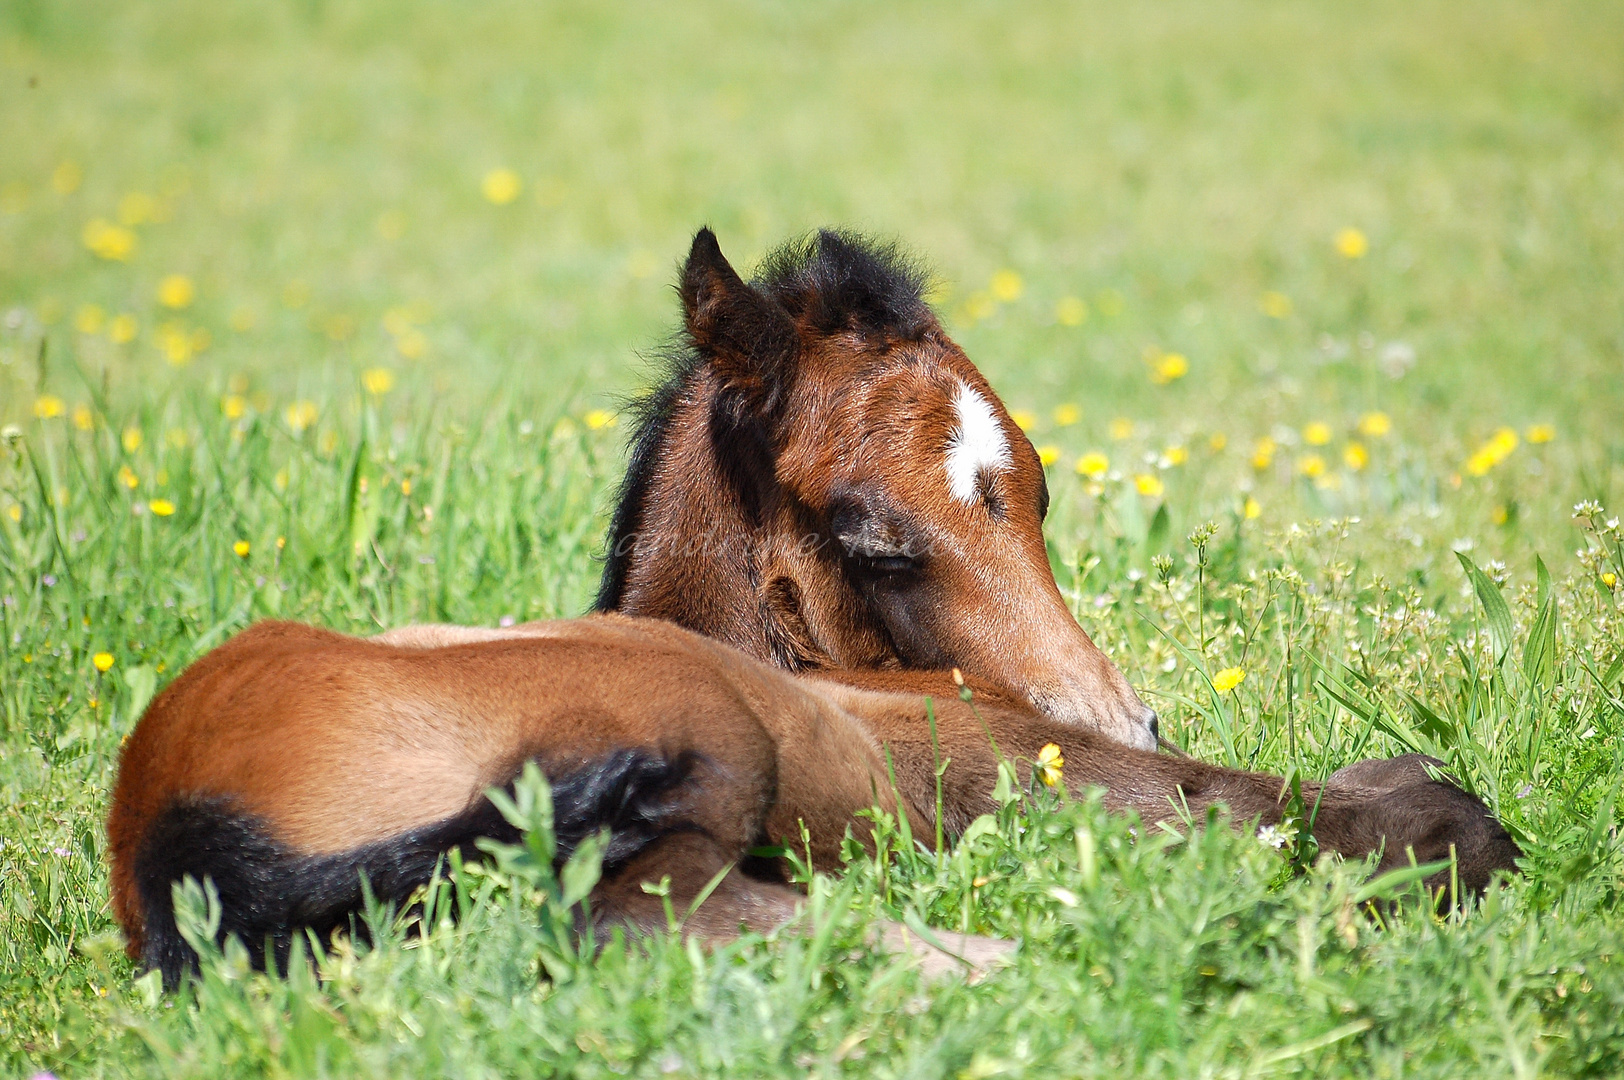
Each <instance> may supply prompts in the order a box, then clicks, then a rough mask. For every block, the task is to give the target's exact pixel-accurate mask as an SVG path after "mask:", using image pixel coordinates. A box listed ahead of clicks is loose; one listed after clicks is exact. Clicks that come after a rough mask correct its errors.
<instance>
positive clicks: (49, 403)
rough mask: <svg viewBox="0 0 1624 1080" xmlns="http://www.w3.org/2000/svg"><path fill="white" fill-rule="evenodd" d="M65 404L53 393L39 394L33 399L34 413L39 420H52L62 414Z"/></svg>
mask: <svg viewBox="0 0 1624 1080" xmlns="http://www.w3.org/2000/svg"><path fill="white" fill-rule="evenodd" d="M64 408H65V406H64V405H63V404H62V399H61V398H59V397H57V396H56V395H55V394H41V395H40V396H39V397H37V398H35V399H34V415H35V416H37V417H39V418H40V419H41V420H54V419H56V418H57V417H58V416H61V415H62V410H63V409H64Z"/></svg>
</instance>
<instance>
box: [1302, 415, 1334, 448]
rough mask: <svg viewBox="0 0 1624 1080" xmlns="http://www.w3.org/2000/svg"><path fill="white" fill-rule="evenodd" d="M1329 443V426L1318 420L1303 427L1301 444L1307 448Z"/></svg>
mask: <svg viewBox="0 0 1624 1080" xmlns="http://www.w3.org/2000/svg"><path fill="white" fill-rule="evenodd" d="M1330 441H1331V425H1330V424H1327V423H1325V422H1323V421H1320V420H1315V421H1314V422H1313V423H1311V424H1308V425H1305V426H1304V427H1303V442H1305V443H1307V444H1308V445H1309V446H1324V445H1325V444H1326V443H1328V442H1330Z"/></svg>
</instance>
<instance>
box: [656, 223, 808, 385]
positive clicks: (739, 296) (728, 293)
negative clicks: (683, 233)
mask: <svg viewBox="0 0 1624 1080" xmlns="http://www.w3.org/2000/svg"><path fill="white" fill-rule="evenodd" d="M678 291H679V292H681V294H682V311H683V317H684V319H685V320H686V323H687V330H688V337H689V339H690V340H691V341H692V342H693V344H694V348H696V349H698V350H699V354H700V355H701V356H703V357H704V358H705V359H706V360H707V361H708V362H709V363H710V365H711V368H712V370H713V371H715V372H716V373H717V375H718V376H720V377H721V379H722V382H723V384H724V385H725V386H726V387H727V388H728V389H729V390H730V391H732V392H734V393H735V394H736V395H738V397H739V399H741V401H742V403H743V404H745V405H746V406H747V407H748V408H749V409H751V410H752V411H754V412H757V413H759V414H762V415H765V416H771V415H773V414H775V413H776V412H777V411H778V409H779V407H780V406H781V405H782V404H783V402H784V399H785V397H786V396H788V394H789V390H790V386H791V384H792V383H793V381H794V378H795V358H796V353H797V352H798V350H799V336H798V334H797V333H796V330H795V323H794V321H793V320H792V319H791V318H790V317H789V312H787V311H785V310H784V308H783V306H782V305H780V304H779V303H778V301H776V300H774V299H773V298H771V297H769V296H764V295H763V294H762V293H760V292H758V291H757V290H755V289H752V288H751V287H750V286H749V285H747V284H745V282H744V280H743V279H742V278H740V277H739V275H738V274H737V273H736V272H735V271H734V269H733V267H732V266H730V265H729V264H728V261H727V259H726V258H725V257H724V256H723V255H722V249H721V246H720V245H718V244H717V243H716V234H715V233H713V232H711V231H710V229H708V228H705V229H700V230H699V232H698V233H697V234H696V235H695V236H694V246H693V248H692V249H691V250H690V251H689V252H688V262H687V264H686V265H684V266H683V268H682V283H681V285H679V286H678Z"/></svg>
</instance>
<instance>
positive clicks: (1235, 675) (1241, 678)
mask: <svg viewBox="0 0 1624 1080" xmlns="http://www.w3.org/2000/svg"><path fill="white" fill-rule="evenodd" d="M1245 681H1246V669H1245V668H1238V667H1226V668H1224V670H1222V671H1220V672H1218V674H1216V675H1214V676H1213V677H1212V688H1213V689H1214V690H1216V691H1218V692H1219V693H1220V694H1227V693H1229V692H1230V691H1231V690H1233V689H1235V687H1237V686H1239V685H1240V684H1241V683H1243V682H1245Z"/></svg>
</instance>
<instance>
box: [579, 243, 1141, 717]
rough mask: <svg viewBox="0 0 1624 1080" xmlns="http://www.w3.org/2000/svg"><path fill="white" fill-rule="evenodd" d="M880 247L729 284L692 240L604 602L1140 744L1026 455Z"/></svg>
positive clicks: (817, 247) (806, 251)
mask: <svg viewBox="0 0 1624 1080" xmlns="http://www.w3.org/2000/svg"><path fill="white" fill-rule="evenodd" d="M924 284H925V282H924V277H923V275H922V274H921V273H920V271H919V270H918V269H917V268H916V267H914V266H913V265H911V264H910V263H908V262H907V261H906V260H905V259H904V258H903V257H902V256H900V255H899V254H898V253H897V252H896V251H895V249H893V248H890V247H884V246H875V245H872V244H868V243H865V242H863V241H861V240H859V239H857V238H854V237H851V236H848V235H842V234H840V233H833V232H820V233H818V234H817V235H816V236H814V237H812V238H811V239H809V240H806V241H804V242H799V243H792V244H790V245H788V246H786V247H784V248H782V249H780V250H779V251H777V252H776V253H774V254H772V255H770V256H769V257H768V258H767V260H766V262H765V264H764V266H763V267H762V270H761V272H760V274H759V275H758V277H757V279H756V280H755V282H754V283H753V284H746V283H745V282H744V281H743V280H741V279H740V277H739V276H738V274H736V273H735V272H734V270H733V268H732V267H731V266H730V265H729V264H728V262H727V260H726V259H725V258H724V257H723V256H722V252H721V250H720V248H719V247H718V246H717V243H716V237H715V236H714V235H713V234H712V233H711V231H710V230H709V229H703V230H701V231H700V232H699V234H698V235H697V236H696V237H695V238H694V244H693V249H692V251H691V253H690V254H689V257H688V261H687V264H686V266H685V267H684V269H683V273H682V281H681V284H680V292H681V296H682V302H683V308H684V312H685V317H686V326H685V330H686V339H687V348H686V349H685V350H684V351H683V354H682V356H681V358H680V359H679V360H678V361H677V363H676V365H675V370H674V372H673V373H672V376H671V379H670V380H669V382H668V383H667V385H666V386H665V387H664V388H663V389H662V390H660V391H658V392H657V393H656V394H655V395H653V396H652V397H651V398H650V400H649V402H648V404H647V405H646V406H645V413H644V417H643V422H642V425H641V427H640V429H639V432H638V435H637V437H636V439H635V440H634V444H633V455H632V464H631V469H630V471H629V473H628V476H627V480H626V484H625V487H624V488H623V491H622V497H621V504H620V507H619V509H618V510H617V512H616V516H615V522H614V525H613V527H612V529H611V535H610V544H611V549H610V553H609V563H608V566H607V567H606V569H605V572H604V579H603V585H602V588H601V590H600V593H599V598H598V606H599V608H600V609H606V610H607V609H614V610H620V611H625V612H628V613H631V614H641V615H651V616H657V617H663V618H668V619H672V620H674V621H676V622H679V623H682V624H684V625H687V626H689V627H691V628H692V629H696V630H699V631H700V632H702V633H707V634H710V635H712V636H715V637H718V638H722V639H723V640H727V641H729V642H730V643H732V644H734V645H736V646H738V647H740V648H743V649H745V650H746V651H748V652H753V653H755V654H757V655H758V656H762V657H763V658H765V659H771V660H773V661H776V662H778V663H780V664H784V665H786V666H789V667H792V668H793V667H799V668H807V667H838V668H887V667H890V668H896V667H904V668H946V667H950V666H958V667H961V668H963V669H964V670H965V671H967V672H969V673H971V674H974V675H978V676H981V677H982V678H985V679H988V680H991V681H993V682H996V683H999V684H1002V685H1004V686H1006V687H1008V688H1009V689H1011V690H1013V691H1015V692H1017V693H1018V694H1020V695H1021V696H1023V697H1025V698H1026V699H1027V700H1029V701H1030V702H1031V703H1032V705H1033V706H1035V707H1036V708H1037V709H1038V710H1039V711H1041V712H1042V713H1044V714H1046V715H1048V716H1049V717H1051V718H1053V719H1055V720H1060V721H1064V722H1069V723H1073V724H1077V725H1080V726H1084V727H1090V728H1095V729H1098V730H1100V731H1102V732H1104V733H1106V734H1108V735H1110V736H1113V737H1114V738H1116V739H1118V740H1120V741H1122V742H1125V743H1128V744H1130V745H1134V746H1141V747H1147V748H1153V747H1154V746H1155V745H1156V739H1155V727H1156V720H1155V713H1153V712H1152V711H1151V710H1150V709H1149V708H1148V707H1147V706H1146V705H1145V704H1144V703H1143V702H1142V701H1141V700H1140V699H1139V697H1138V695H1137V694H1135V693H1134V691H1133V688H1132V687H1130V686H1129V685H1128V682H1127V680H1126V679H1125V678H1123V676H1122V673H1121V672H1120V671H1118V670H1117V668H1116V666H1115V665H1113V664H1112V663H1111V661H1110V660H1108V659H1107V658H1106V657H1105V655H1104V654H1103V653H1101V652H1100V651H1099V649H1098V648H1096V647H1095V645H1094V643H1093V642H1092V641H1090V640H1089V637H1088V635H1087V634H1086V633H1084V631H1083V629H1082V628H1081V627H1080V626H1078V625H1077V623H1076V621H1075V620H1074V619H1073V618H1072V616H1071V612H1070V611H1069V610H1068V609H1067V607H1066V604H1065V602H1064V601H1063V600H1062V598H1061V596H1060V591H1059V589H1058V588H1057V587H1056V585H1055V580H1054V574H1053V571H1052V570H1051V568H1050V566H1049V559H1048V553H1047V551H1046V550H1045V547H1044V542H1043V518H1044V515H1045V513H1046V512H1047V509H1048V502H1049V492H1048V487H1047V484H1046V483H1045V480H1044V475H1043V467H1042V465H1041V464H1040V463H1039V461H1038V456H1037V453H1036V452H1035V451H1034V450H1033V449H1032V446H1031V444H1030V443H1029V442H1028V441H1027V439H1026V437H1025V436H1024V435H1023V434H1022V433H1021V430H1020V429H1019V428H1018V427H1017V426H1016V425H1015V423H1014V421H1012V420H1011V419H1010V417H1009V414H1008V413H1007V412H1006V411H1005V410H1004V407H1003V404H1002V403H1001V402H1000V401H999V400H998V395H996V394H995V393H993V391H992V388H991V387H990V386H988V385H987V381H986V380H985V379H984V378H982V376H981V373H980V372H979V371H977V370H976V368H975V366H974V365H973V364H971V363H970V361H969V359H968V358H967V357H966V356H965V355H964V352H963V351H962V350H961V349H960V348H959V347H958V346H957V345H955V344H954V343H953V342H952V341H951V340H950V339H949V338H948V336H947V335H946V334H945V333H944V332H943V330H942V328H941V326H940V324H939V323H938V322H937V321H936V318H935V316H934V315H933V314H932V313H931V310H930V308H929V306H928V305H927V304H926V303H925V301H924V298H923V290H924Z"/></svg>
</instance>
